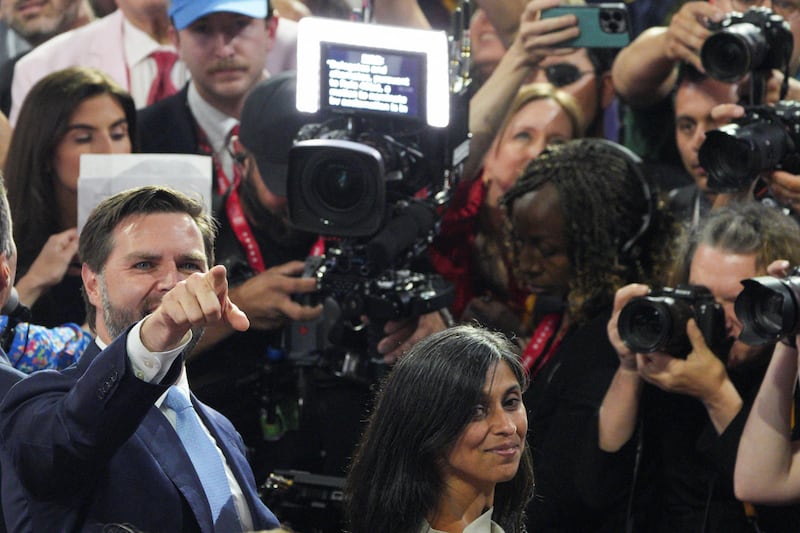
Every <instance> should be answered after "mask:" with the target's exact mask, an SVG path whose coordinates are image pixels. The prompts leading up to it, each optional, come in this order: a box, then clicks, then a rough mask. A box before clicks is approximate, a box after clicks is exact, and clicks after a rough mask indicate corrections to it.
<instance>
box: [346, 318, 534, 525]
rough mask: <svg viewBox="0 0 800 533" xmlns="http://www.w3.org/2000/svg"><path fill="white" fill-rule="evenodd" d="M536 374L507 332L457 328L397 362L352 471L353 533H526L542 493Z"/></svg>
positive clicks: (348, 504)
mask: <svg viewBox="0 0 800 533" xmlns="http://www.w3.org/2000/svg"><path fill="white" fill-rule="evenodd" d="M526 385H527V377H526V375H525V372H524V370H523V368H522V366H521V365H520V362H519V359H518V357H517V355H516V353H515V351H514V347H513V346H512V345H511V344H510V343H509V342H508V341H507V340H506V339H505V337H503V336H502V335H500V334H498V333H493V332H489V331H488V330H484V329H481V328H477V327H474V326H457V327H453V328H450V329H448V330H445V331H442V332H439V333H436V334H433V335H431V336H429V337H427V338H426V339H424V340H422V341H420V342H419V343H417V344H416V345H414V346H413V347H412V348H411V350H410V351H409V352H408V354H406V355H405V356H404V357H403V358H402V359H400V361H399V362H398V363H397V364H396V365H395V367H394V368H393V369H392V370H391V372H390V374H389V375H388V377H387V379H386V381H385V382H384V384H383V387H382V390H381V392H380V394H379V396H378V399H377V403H376V405H375V408H374V410H373V412H372V415H371V417H370V420H369V425H368V427H367V430H366V432H365V434H364V436H363V438H362V439H361V443H360V444H359V447H358V451H357V453H356V456H355V459H354V460H353V464H352V467H351V469H350V472H349V475H348V478H347V486H346V498H345V502H346V503H345V507H346V514H347V518H348V521H349V525H350V531H351V533H374V532H376V531H392V532H393V533H418V532H419V533H422V532H440V531H444V532H447V533H461V532H467V531H468V532H475V533H478V532H480V533H489V532H491V533H496V532H501V531H504V532H505V533H519V532H521V531H523V514H524V509H525V505H526V503H527V501H528V499H529V497H530V494H531V491H532V488H533V478H532V472H531V458H530V453H529V452H528V449H527V447H526V445H525V435H526V433H527V428H528V421H527V416H526V414H525V407H524V405H523V403H522V393H523V391H524V390H525V387H526Z"/></svg>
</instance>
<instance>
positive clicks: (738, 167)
mask: <svg viewBox="0 0 800 533" xmlns="http://www.w3.org/2000/svg"><path fill="white" fill-rule="evenodd" d="M799 148H800V103H798V102H795V101H790V100H782V101H780V102H777V103H776V104H775V105H773V106H769V105H758V106H747V107H745V114H744V116H742V117H741V118H738V119H736V120H735V121H733V122H732V123H731V124H727V125H725V126H722V127H721V128H718V129H716V130H712V131H709V132H706V139H705V141H703V144H702V145H701V146H700V152H699V160H700V165H701V166H702V167H703V168H704V169H706V171H707V172H708V187H709V189H711V190H715V191H744V190H747V189H748V188H749V187H750V186H751V185H752V183H753V181H755V180H756V178H758V176H759V174H761V173H762V172H764V171H769V170H775V169H780V170H785V171H787V172H790V173H792V174H798V173H800V153H798V149H799Z"/></svg>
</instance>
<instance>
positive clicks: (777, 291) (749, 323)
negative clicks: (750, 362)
mask: <svg viewBox="0 0 800 533" xmlns="http://www.w3.org/2000/svg"><path fill="white" fill-rule="evenodd" d="M742 285H743V286H744V289H742V292H741V293H739V296H738V297H737V298H736V303H735V304H734V311H735V312H736V317H737V318H738V319H739V321H740V322H741V323H742V333H741V335H739V340H740V341H742V342H743V343H745V344H749V345H751V346H763V345H764V344H770V343H774V342H777V341H779V340H780V339H782V338H784V337H791V336H794V335H796V334H797V333H798V329H800V328H798V325H799V324H798V318H800V308H798V305H799V304H800V269H798V268H797V267H795V268H794V269H793V270H792V272H791V273H790V275H789V276H787V277H785V278H782V279H781V278H775V277H772V276H760V277H756V278H750V279H746V280H743V281H742Z"/></svg>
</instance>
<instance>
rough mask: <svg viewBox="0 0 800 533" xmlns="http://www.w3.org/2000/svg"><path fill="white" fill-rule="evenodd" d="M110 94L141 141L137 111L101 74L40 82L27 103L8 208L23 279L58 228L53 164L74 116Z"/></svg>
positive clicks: (11, 166)
mask: <svg viewBox="0 0 800 533" xmlns="http://www.w3.org/2000/svg"><path fill="white" fill-rule="evenodd" d="M104 94H107V95H109V96H111V97H112V98H113V99H114V100H116V101H117V102H118V103H119V105H120V106H121V107H122V109H123V111H124V112H125V120H126V122H127V124H128V136H129V138H130V140H131V146H132V147H133V144H134V140H135V139H136V106H135V104H134V102H133V99H132V98H131V96H130V95H129V94H128V93H127V92H126V91H125V90H124V89H122V88H121V87H120V86H119V85H117V84H116V82H114V81H113V80H112V79H111V78H109V77H108V76H107V75H106V74H104V73H102V72H101V71H99V70H96V69H90V68H85V67H70V68H66V69H63V70H59V71H56V72H53V73H52V74H49V75H48V76H46V77H44V78H42V79H41V80H39V82H38V83H36V85H34V86H33V88H32V89H31V91H30V92H29V93H28V95H27V96H26V97H25V101H24V102H23V103H22V107H21V108H20V113H19V117H18V119H17V124H16V127H15V128H14V135H13V136H12V138H11V144H10V145H9V149H8V157H7V159H6V166H5V179H6V186H7V188H8V202H9V205H10V206H11V216H12V217H13V219H14V237H15V240H16V242H17V247H18V275H19V276H22V275H24V274H25V273H26V272H27V271H28V268H30V266H31V264H32V263H33V261H34V260H35V259H36V256H37V255H38V254H39V252H40V251H41V250H42V247H43V246H44V244H45V242H47V239H48V238H49V237H50V235H52V234H54V233H58V232H59V231H61V230H62V229H66V228H60V227H59V221H58V216H59V213H60V211H61V210H60V208H59V206H58V203H57V200H56V195H55V187H54V186H53V183H54V179H55V175H54V172H55V171H54V169H53V159H54V157H55V151H56V147H57V146H58V143H60V142H61V140H62V139H63V138H64V135H66V133H67V128H68V127H69V120H70V118H71V117H72V114H73V113H74V112H75V110H76V109H77V108H78V106H80V105H81V103H83V102H84V101H85V100H87V99H89V98H92V97H94V96H99V95H104Z"/></svg>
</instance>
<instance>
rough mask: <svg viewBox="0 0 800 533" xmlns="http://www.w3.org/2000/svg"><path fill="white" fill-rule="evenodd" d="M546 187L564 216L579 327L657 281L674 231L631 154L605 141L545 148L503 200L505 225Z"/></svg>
mask: <svg viewBox="0 0 800 533" xmlns="http://www.w3.org/2000/svg"><path fill="white" fill-rule="evenodd" d="M547 183H552V184H553V185H554V186H555V187H556V189H557V191H558V196H559V204H560V206H561V212H562V214H563V217H564V234H565V235H564V237H565V240H566V244H567V256H568V258H569V262H570V269H571V272H570V282H569V294H568V296H567V310H568V312H569V313H570V316H571V318H572V319H573V320H574V322H575V324H576V325H581V324H583V323H585V322H586V321H588V320H589V319H591V318H593V317H594V316H596V315H597V314H598V313H599V312H601V311H602V310H603V309H604V308H606V307H608V306H609V305H611V303H612V302H613V300H614V293H615V291H616V290H617V289H618V288H620V287H621V286H623V285H626V284H628V283H632V282H634V281H640V282H644V283H649V282H652V281H654V280H655V279H657V278H660V276H661V269H662V265H665V264H666V262H665V261H664V254H665V250H664V251H661V250H659V249H658V245H659V244H661V245H666V244H668V243H669V241H670V239H669V238H668V235H667V233H668V228H669V225H668V224H667V223H666V220H665V219H664V218H663V217H664V215H662V212H661V210H660V209H658V208H657V206H656V203H655V196H654V195H653V194H652V188H651V186H650V184H649V183H648V182H647V180H646V178H645V177H644V176H643V175H642V174H641V171H640V169H639V162H638V158H637V157H636V156H635V155H634V154H633V153H632V152H629V151H628V150H627V149H625V148H623V147H621V146H619V145H617V144H615V143H612V142H610V141H606V140H603V139H580V140H575V141H570V142H568V143H565V144H562V145H555V146H551V147H548V149H547V150H545V151H544V152H542V153H541V154H540V155H539V156H538V157H537V158H536V159H533V160H532V161H531V162H530V163H529V164H528V166H527V168H526V169H525V171H524V172H523V173H522V175H521V176H520V178H519V179H518V180H517V182H516V183H515V185H514V186H513V187H511V189H509V190H508V192H507V193H506V194H505V196H504V197H503V200H502V203H503V206H504V207H505V209H506V211H507V213H508V214H509V217H508V218H509V219H510V214H511V211H512V209H513V207H514V202H515V201H516V200H517V199H519V198H520V197H522V196H524V195H525V194H527V193H529V192H532V191H535V190H538V189H540V188H541V187H543V186H544V185H545V184H547ZM508 226H509V227H508V228H507V230H508V231H509V232H510V222H509V223H508ZM509 234H510V233H509ZM515 262H516V258H515ZM520 279H521V278H520Z"/></svg>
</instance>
